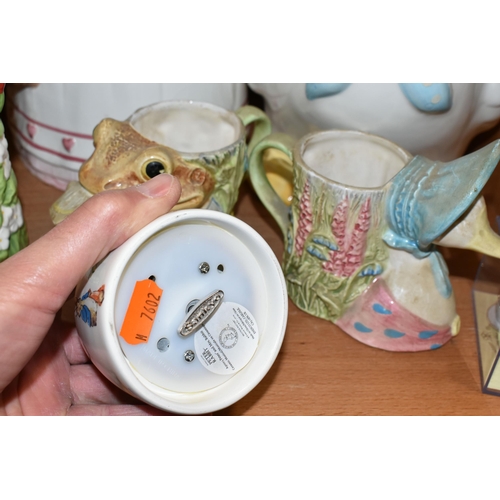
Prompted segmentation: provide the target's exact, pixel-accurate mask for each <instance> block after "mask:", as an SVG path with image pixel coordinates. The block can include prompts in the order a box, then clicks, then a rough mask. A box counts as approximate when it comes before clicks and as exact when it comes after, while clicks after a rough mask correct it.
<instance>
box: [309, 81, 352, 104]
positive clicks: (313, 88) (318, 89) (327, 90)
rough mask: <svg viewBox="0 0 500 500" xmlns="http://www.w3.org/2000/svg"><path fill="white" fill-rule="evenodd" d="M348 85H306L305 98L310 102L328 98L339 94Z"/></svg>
mask: <svg viewBox="0 0 500 500" xmlns="http://www.w3.org/2000/svg"><path fill="white" fill-rule="evenodd" d="M349 85H351V84H350V83H306V97H307V98H308V99H309V100H310V101H312V100H313V99H319V98H320V97H329V96H332V95H336V94H340V92H343V91H344V90H345V89H346V88H347V87H349Z"/></svg>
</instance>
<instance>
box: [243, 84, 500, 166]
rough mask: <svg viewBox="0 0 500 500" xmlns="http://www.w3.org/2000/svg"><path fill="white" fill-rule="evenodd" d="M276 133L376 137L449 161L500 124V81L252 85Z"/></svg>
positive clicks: (418, 152) (415, 151)
mask: <svg viewBox="0 0 500 500" xmlns="http://www.w3.org/2000/svg"><path fill="white" fill-rule="evenodd" d="M249 86H250V87H251V88H252V89H253V90H254V91H255V92H257V93H259V94H261V95H262V96H263V97H264V98H265V102H266V112H267V113H268V115H269V116H270V118H271V121H272V123H273V130H274V131H276V132H285V133H287V134H289V135H293V136H294V137H295V138H296V139H298V138H300V137H302V136H303V135H305V134H308V133H310V132H313V131H316V130H328V129H347V130H360V131H363V132H368V133H372V134H376V135H379V136H382V137H385V138H386V139H389V140H390V141H393V142H394V143H396V144H398V145H400V146H401V147H403V148H405V149H407V150H408V151H410V152H411V153H412V154H419V155H423V156H426V157H428V158H431V159H434V160H441V161H449V160H452V159H455V158H457V157H459V156H460V155H462V154H464V152H465V150H466V148H467V146H468V145H469V143H470V141H471V139H472V138H473V137H474V136H476V135H477V134H479V133H480V132H482V131H484V130H488V129H489V128H491V127H493V126H494V125H495V124H497V123H498V122H499V121H500V84H499V83H450V84H448V83H432V84H427V83H404V84H397V83H352V84H349V83H250V84H249Z"/></svg>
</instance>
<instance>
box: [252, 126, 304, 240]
mask: <svg viewBox="0 0 500 500" xmlns="http://www.w3.org/2000/svg"><path fill="white" fill-rule="evenodd" d="M294 144H295V139H293V138H292V137H290V136H289V135H286V134H271V135H270V136H268V137H266V138H264V139H263V140H262V141H261V142H259V143H258V144H257V145H256V146H255V148H254V150H253V152H252V154H251V155H250V162H249V163H250V164H249V168H248V171H249V173H250V181H251V183H252V186H253V188H254V190H255V192H256V193H257V196H258V197H259V199H260V201H261V202H262V203H263V205H264V206H265V207H266V208H267V210H268V211H269V213H270V214H271V215H272V216H273V217H274V219H275V220H276V222H277V223H278V225H279V227H280V229H281V231H282V232H283V235H286V232H287V227H288V225H289V221H288V205H287V204H286V203H285V202H284V201H283V200H282V199H281V198H280V196H279V195H278V194H277V193H276V191H275V190H274V189H273V188H272V186H271V183H270V182H269V179H268V178H267V175H266V170H265V168H264V162H263V155H264V152H265V151H266V149H269V148H273V149H278V150H280V151H283V153H285V154H286V155H287V156H288V157H289V158H290V169H292V168H293V167H292V161H293V155H292V151H293V146H294Z"/></svg>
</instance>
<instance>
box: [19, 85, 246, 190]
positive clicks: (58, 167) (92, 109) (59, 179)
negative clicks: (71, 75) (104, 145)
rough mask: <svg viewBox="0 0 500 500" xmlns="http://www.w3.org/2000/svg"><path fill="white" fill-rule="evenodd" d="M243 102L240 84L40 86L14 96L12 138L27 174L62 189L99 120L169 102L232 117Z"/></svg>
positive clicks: (88, 147) (83, 155) (119, 117)
mask: <svg viewBox="0 0 500 500" xmlns="http://www.w3.org/2000/svg"><path fill="white" fill-rule="evenodd" d="M246 98H247V88H246V85H245V84H244V83H42V84H39V85H37V86H33V87H27V88H25V89H23V90H22V91H20V92H18V93H17V94H16V95H15V97H14V102H13V106H12V107H13V124H12V125H13V127H12V128H13V135H14V138H15V140H16V143H17V146H18V148H19V150H20V151H21V154H22V156H23V158H24V160H25V163H26V166H27V167H28V168H29V169H30V170H31V172H32V173H33V174H35V175H36V176H37V177H39V178H41V179H42V180H44V181H45V182H47V183H49V184H52V185H54V186H56V187H58V188H60V189H65V188H66V186H67V183H68V182H69V181H73V180H78V170H79V168H80V166H81V164H82V163H83V162H84V161H85V160H87V159H88V158H89V157H90V155H91V154H92V152H93V151H94V145H93V139H92V131H93V129H94V127H95V126H96V125H97V124H98V123H99V122H100V121H101V120H102V119H103V118H114V119H116V120H125V119H126V118H127V117H128V116H130V115H131V114H132V113H133V112H134V111H135V110H137V109H139V108H142V107H144V106H147V105H150V104H153V103H155V102H159V101H165V100H172V99H176V100H177V99H178V100H196V101H203V102H208V103H211V104H216V105H218V106H221V107H223V108H225V109H228V110H231V111H234V110H236V109H238V108H239V107H240V106H242V105H243V104H244V103H245V102H246Z"/></svg>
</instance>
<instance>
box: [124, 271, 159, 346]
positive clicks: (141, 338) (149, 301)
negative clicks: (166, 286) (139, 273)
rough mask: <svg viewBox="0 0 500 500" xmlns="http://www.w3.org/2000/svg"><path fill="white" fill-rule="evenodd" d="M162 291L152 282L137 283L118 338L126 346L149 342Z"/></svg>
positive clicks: (150, 280) (149, 280)
mask: <svg viewBox="0 0 500 500" xmlns="http://www.w3.org/2000/svg"><path fill="white" fill-rule="evenodd" d="M162 293H163V290H162V289H161V288H160V287H159V286H158V285H157V284H156V283H155V282H154V281H153V280H152V279H147V280H143V281H138V282H137V283H136V284H135V288H134V292H133V293H132V297H131V299H130V302H129V305H128V309H127V313H126V314H125V319H124V320H123V325H122V329H121V330H120V336H121V337H123V338H124V339H125V341H126V342H127V343H128V344H143V343H145V342H147V341H148V340H149V335H150V334H151V329H152V328H153V323H154V321H155V317H156V312H157V311H158V306H159V305H160V299H161V294H162Z"/></svg>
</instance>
